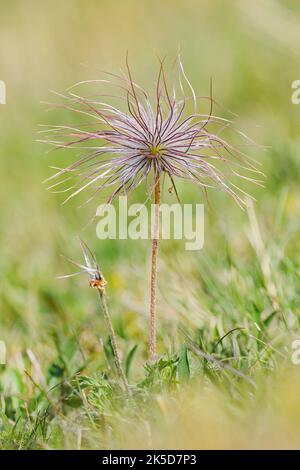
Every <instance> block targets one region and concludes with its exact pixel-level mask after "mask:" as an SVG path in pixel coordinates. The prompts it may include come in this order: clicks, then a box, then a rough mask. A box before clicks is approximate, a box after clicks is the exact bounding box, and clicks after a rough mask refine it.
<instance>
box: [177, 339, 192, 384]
mask: <svg viewBox="0 0 300 470" xmlns="http://www.w3.org/2000/svg"><path fill="white" fill-rule="evenodd" d="M177 370H178V377H179V380H180V382H187V381H188V380H189V378H190V365H189V358H188V352H187V347H186V346H185V345H184V346H182V348H181V349H180V352H179V361H178V366H177Z"/></svg>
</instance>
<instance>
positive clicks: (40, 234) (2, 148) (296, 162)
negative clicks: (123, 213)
mask: <svg viewBox="0 0 300 470" xmlns="http://www.w3.org/2000/svg"><path fill="white" fill-rule="evenodd" d="M0 15H1V16H0V79H1V80H4V81H5V83H6V86H7V104H6V105H1V106H0V136H1V141H0V178H1V180H0V195H1V230H0V276H1V286H0V297H1V306H0V339H1V340H3V341H5V343H6V346H7V363H6V365H3V366H1V375H0V391H1V403H0V414H1V418H0V436H1V439H0V441H1V447H2V448H112V447H117V448H118V447H119V448H120V447H123V448H129V447H132V448H136V447H141V448H143V447H153V448H158V447H160V448H166V447H170V448H179V447H183V448H184V447H186V448H187V447H190V448H245V447H250V448H251V447H252V448H253V447H262V448H266V447H275V448H277V447H299V445H300V443H299V422H300V421H299V417H300V406H299V400H298V399H297V396H298V390H299V385H300V365H299V366H296V365H293V364H292V362H291V354H292V341H293V340H295V339H297V338H298V337H299V335H300V331H299V313H300V309H299V305H300V304H299V302H300V289H299V284H300V279H299V274H300V271H299V245H300V243H299V241H300V239H299V228H300V223H299V212H300V185H299V183H300V142H299V135H300V134H299V129H300V127H299V125H300V105H299V106H297V105H294V104H292V102H291V94H292V89H291V84H292V82H293V81H294V80H297V79H300V67H299V64H300V28H299V22H300V5H297V2H294V1H291V0H290V1H287V0H286V1H283V0H280V1H279V0H272V1H271V0H261V1H258V0H254V1H251V2H246V1H238V0H226V1H224V0H223V1H221V0H214V1H204V0H200V1H196V0H185V1H183V0H164V1H158V0H151V1H147V0H144V1H141V0H119V1H118V0H111V1H109V2H108V1H104V0H103V1H102V0H97V1H96V0H89V1H88V2H87V1H83V0H72V1H71V0H64V2H61V1H58V0H51V1H49V0H45V1H43V2H38V1H35V0H26V1H24V0H23V1H21V0H11V1H10V2H4V1H3V0H2V1H1V5H0ZM179 48H180V50H181V57H182V60H183V63H184V66H185V71H186V73H187V75H188V77H189V78H190V80H191V82H192V84H193V86H194V88H195V90H196V92H197V93H198V94H200V95H209V83H210V78H212V80H213V90H214V98H215V99H216V100H217V101H218V103H220V104H221V105H222V107H220V108H218V109H216V110H215V112H216V113H217V114H219V115H221V116H223V117H226V118H231V117H232V114H231V112H233V113H235V114H236V118H235V121H236V123H237V126H238V127H239V128H241V129H242V130H243V131H245V132H246V133H247V134H248V135H249V136H250V137H251V138H252V139H254V140H255V141H256V142H258V143H259V144H261V146H257V148H256V147H254V148H252V149H251V155H252V156H254V157H255V159H256V160H257V161H258V162H259V165H260V169H261V170H262V171H263V172H264V173H265V175H266V177H265V182H264V187H263V188H261V187H258V186H255V185H247V186H246V185H245V186H243V188H244V189H247V190H248V191H249V192H250V193H251V194H252V195H253V196H254V197H255V200H256V201H255V202H254V204H253V206H252V207H251V208H250V210H249V211H247V210H244V211H242V210H241V209H239V208H238V207H237V205H236V204H235V203H234V201H233V200H231V199H230V198H229V197H228V196H226V195H224V194H223V193H219V192H217V191H214V190H212V191H210V192H209V204H207V202H206V201H205V200H203V195H202V193H201V191H199V190H198V189H197V188H195V187H191V186H189V185H187V184H181V183H179V190H180V195H181V198H182V200H183V201H184V202H204V203H205V244H204V249H203V250H201V251H199V252H187V251H185V250H184V245H183V243H180V242H175V241H163V242H162V243H161V249H160V264H159V293H158V308H157V313H158V349H159V353H160V354H161V359H160V360H159V361H158V362H157V364H156V365H154V366H150V365H146V366H145V361H146V359H147V341H148V300H149V299H148V297H147V295H148V294H147V292H148V287H149V268H150V261H149V260H150V258H149V255H150V246H149V243H148V242H146V241H137V242H133V241H118V240H106V241H100V240H98V239H97V237H96V227H95V224H92V225H89V224H88V222H89V220H90V218H91V216H92V214H93V213H94V211H95V208H96V205H97V201H95V202H94V203H93V204H92V205H91V206H89V207H87V208H85V209H80V208H78V206H79V205H80V203H81V202H83V201H84V197H81V196H80V197H78V198H77V199H76V200H75V198H74V199H73V200H72V201H70V202H69V203H68V204H66V205H64V206H62V205H61V203H62V202H63V195H60V194H51V193H50V192H49V191H47V190H46V185H45V184H43V181H44V180H45V179H46V178H47V177H49V176H50V175H51V174H52V170H51V169H50V168H49V166H51V165H57V164H59V165H60V164H61V165H66V164H67V163H68V162H69V160H70V158H71V157H70V154H69V153H68V154H67V153H66V152H63V151H58V152H56V153H51V152H50V153H49V152H48V147H47V146H46V145H44V144H41V143H39V142H38V140H39V139H40V138H41V136H40V134H39V133H38V132H39V130H41V127H40V125H41V124H42V125H48V124H63V125H64V124H70V123H74V122H80V119H79V120H78V118H76V117H74V116H73V115H72V114H71V113H70V112H68V111H63V110H51V111H49V107H48V106H47V105H46V104H44V103H43V102H48V101H51V102H55V101H57V98H56V97H55V95H53V94H52V93H51V90H55V91H57V92H61V93H64V92H65V90H66V89H67V88H68V87H69V86H71V85H73V84H74V83H76V82H78V81H82V80H88V79H97V78H102V74H101V71H102V70H105V71H111V72H117V73H118V72H119V70H120V69H122V70H125V55H126V51H128V52H129V59H130V64H131V68H132V71H133V74H134V77H135V80H136V81H137V82H138V83H141V84H142V85H143V86H144V87H145V88H147V89H148V88H149V89H151V87H153V86H154V80H155V78H156V76H157V72H158V60H157V56H160V57H164V56H165V55H166V57H167V60H170V61H172V60H173V59H174V58H175V57H176V54H177V52H178V49H179ZM99 90H101V85H99ZM101 92H102V90H101V91H100V93H101ZM206 111H207V109H205V111H204V112H206ZM263 146H264V148H263ZM144 190H145V188H141V189H139V191H137V192H136V193H135V194H134V195H133V196H132V197H131V200H132V202H134V201H140V202H143V201H144V198H145V194H144ZM164 197H165V198H166V200H170V201H172V198H171V197H170V195H167V191H165V193H164ZM100 202H103V200H102V199H101V200H100V199H99V203H100ZM174 202H176V201H175V200H174ZM78 235H80V236H81V237H82V238H83V239H84V240H85V241H86V243H87V244H88V245H89V246H90V248H91V249H92V250H93V251H94V252H95V253H96V255H97V259H98V261H99V264H100V266H101V269H102V271H103V273H104V275H105V277H106V279H107V281H108V297H109V304H110V310H111V314H112V318H113V323H114V327H115V329H116V332H117V336H118V342H119V344H120V348H121V351H122V357H123V362H124V364H125V365H126V372H127V374H128V378H129V381H130V383H131V386H132V389H133V391H134V397H135V398H134V400H133V402H131V403H127V402H126V400H125V399H124V397H122V394H121V392H120V389H119V388H118V383H117V380H116V374H115V371H114V367H113V364H112V363H111V357H110V353H109V343H108V335H107V331H106V328H105V324H104V322H103V319H102V316H101V312H100V307H99V305H98V304H97V296H95V295H94V294H95V293H94V292H93V291H92V290H91V289H89V287H88V283H87V280H86V279H85V278H84V277H83V276H82V277H79V278H75V279H67V280H63V281H62V280H57V279H56V276H57V275H60V274H67V273H70V272H72V269H73V268H72V266H71V265H69V264H68V263H67V262H66V261H65V260H64V259H63V258H62V257H61V256H60V255H61V254H64V255H66V256H68V257H70V258H72V259H75V260H78V261H80V260H81V256H82V255H81V252H80V247H79V244H78ZM182 330H184V331H187V332H188V334H189V335H190V337H192V338H193V341H194V342H195V344H197V347H198V348H199V350H201V351H202V352H203V351H204V352H205V353H207V354H209V355H210V356H209V357H210V359H207V358H206V359H205V358H204V359H203V357H199V354H197V353H195V352H194V353H193V351H191V350H189V351H188V353H187V352H186V347H185V346H184V344H185V342H186V337H185V335H184V333H183V332H182ZM227 333H228V334H227ZM226 334H227V336H226V337H225V338H224V339H222V338H223V337H224V335H226ZM211 357H214V358H216V359H217V361H218V363H215V362H214V361H213V360H211ZM223 364H227V365H230V367H232V368H233V369H234V371H235V372H233V371H231V370H229V369H222V365H223ZM236 371H241V372H242V377H241V376H239V375H238V374H236ZM244 379H245V380H244ZM248 379H250V382H249V380H248ZM252 381H255V383H256V387H253V383H252ZM187 382H188V383H187ZM124 400H125V402H124ZM128 428H129V429H131V432H130V433H128ZM250 429H252V431H250ZM175 430H176V431H175ZM195 430H197V432H195ZM253 430H254V431H253Z"/></svg>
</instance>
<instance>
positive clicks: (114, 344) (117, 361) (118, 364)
mask: <svg viewBox="0 0 300 470" xmlns="http://www.w3.org/2000/svg"><path fill="white" fill-rule="evenodd" d="M97 290H98V292H99V297H100V301H101V305H102V309H103V315H104V318H105V321H106V324H107V328H108V331H109V335H110V339H111V344H112V348H113V353H114V359H115V364H116V367H117V371H118V374H119V377H120V379H121V380H122V382H123V385H124V389H125V391H126V393H127V394H128V395H129V396H131V391H130V389H129V386H128V382H127V379H126V377H125V374H124V371H123V368H122V364H121V359H120V354H119V349H118V345H117V339H116V335H115V331H114V327H113V325H112V321H111V318H110V314H109V310H108V306H107V301H106V294H105V290H104V289H103V288H98V289H97Z"/></svg>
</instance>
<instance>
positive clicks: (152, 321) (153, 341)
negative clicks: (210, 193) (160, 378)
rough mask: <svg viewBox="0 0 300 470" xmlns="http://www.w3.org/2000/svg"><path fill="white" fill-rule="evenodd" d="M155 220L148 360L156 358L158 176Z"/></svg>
mask: <svg viewBox="0 0 300 470" xmlns="http://www.w3.org/2000/svg"><path fill="white" fill-rule="evenodd" d="M154 203H155V219H154V229H153V241H152V262H151V288H150V359H151V360H153V359H155V357H156V328H155V303H156V277H157V255H158V238H159V203H160V179H159V174H157V175H156V177H155V188H154Z"/></svg>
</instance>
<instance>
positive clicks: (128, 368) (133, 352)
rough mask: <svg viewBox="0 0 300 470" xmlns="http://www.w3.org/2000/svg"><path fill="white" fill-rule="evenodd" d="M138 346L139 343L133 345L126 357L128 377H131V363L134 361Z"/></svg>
mask: <svg viewBox="0 0 300 470" xmlns="http://www.w3.org/2000/svg"><path fill="white" fill-rule="evenodd" d="M137 347H138V345H137V344H135V345H134V346H133V348H131V349H130V351H129V353H128V355H127V357H126V362H125V374H126V377H127V378H128V377H129V371H130V366H131V363H132V359H133V356H134V354H135V352H136V350H137Z"/></svg>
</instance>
